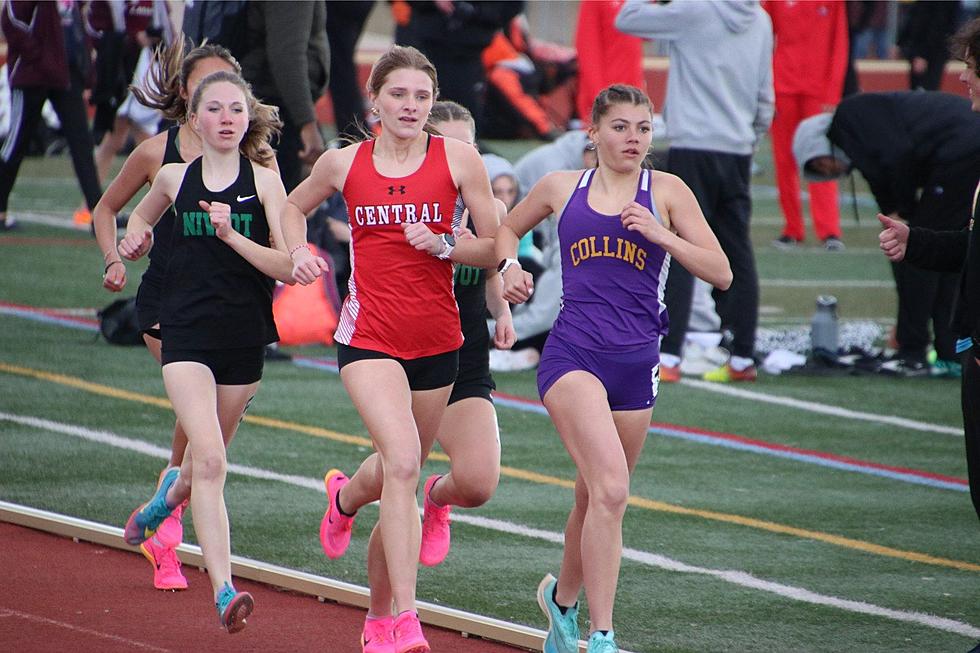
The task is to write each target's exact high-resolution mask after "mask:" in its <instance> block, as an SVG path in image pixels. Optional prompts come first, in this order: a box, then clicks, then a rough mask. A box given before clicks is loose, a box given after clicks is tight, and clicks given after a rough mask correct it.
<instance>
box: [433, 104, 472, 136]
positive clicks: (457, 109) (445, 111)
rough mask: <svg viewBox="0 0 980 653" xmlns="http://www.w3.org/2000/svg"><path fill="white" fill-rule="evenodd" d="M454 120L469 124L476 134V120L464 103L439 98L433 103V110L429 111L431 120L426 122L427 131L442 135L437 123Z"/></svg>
mask: <svg viewBox="0 0 980 653" xmlns="http://www.w3.org/2000/svg"><path fill="white" fill-rule="evenodd" d="M454 120H458V121H460V122H465V123H467V124H469V126H470V130H471V131H472V132H473V135H474V136H476V121H475V120H473V114H472V113H470V110H469V109H467V108H466V107H464V106H463V105H462V104H458V103H456V102H453V101H452V100H439V101H438V102H434V103H433V104H432V110H431V111H429V120H428V121H427V122H426V123H425V131H427V132H429V133H430V134H436V135H437V136H441V135H442V134H441V132H440V131H439V128H438V127H437V125H438V124H439V123H443V122H452V121H454Z"/></svg>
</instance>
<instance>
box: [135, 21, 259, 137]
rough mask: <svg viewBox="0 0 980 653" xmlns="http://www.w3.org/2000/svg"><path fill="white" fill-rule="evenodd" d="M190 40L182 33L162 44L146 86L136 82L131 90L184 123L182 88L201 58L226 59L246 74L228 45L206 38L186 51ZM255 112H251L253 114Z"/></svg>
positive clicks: (167, 116) (146, 104)
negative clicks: (221, 44) (211, 41)
mask: <svg viewBox="0 0 980 653" xmlns="http://www.w3.org/2000/svg"><path fill="white" fill-rule="evenodd" d="M188 45H190V41H188V40H187V38H186V37H185V36H184V35H183V34H180V35H179V36H178V37H177V38H175V39H174V40H173V42H171V43H170V45H168V46H165V47H164V46H163V45H161V46H160V47H158V48H157V49H156V50H154V52H153V62H152V63H151V64H150V71H149V74H148V77H147V80H146V86H145V88H140V87H138V86H136V85H133V86H130V87H129V90H130V91H132V93H133V95H134V96H135V97H136V99H137V100H138V101H139V103H140V104H143V105H145V106H148V107H150V108H151V109H158V110H159V111H160V112H162V113H163V116H164V117H165V118H168V119H170V120H173V121H176V122H179V123H183V122H186V121H187V114H188V110H187V102H186V101H185V100H184V98H183V97H181V95H180V92H181V90H185V89H186V88H187V79H188V78H189V77H190V76H191V73H193V72H194V68H195V66H197V64H198V62H200V61H203V60H204V59H222V60H224V61H226V62H227V63H228V65H230V66H231V67H232V69H233V70H234V71H235V74H237V75H241V74H242V67H241V66H240V65H239V64H238V61H237V60H236V59H235V57H233V56H231V52H229V51H228V50H227V49H226V48H224V47H222V46H220V45H218V44H216V43H207V42H204V43H202V44H201V45H200V46H198V47H196V48H194V49H193V50H190V51H189V52H186V54H185V50H187V48H188ZM250 115H251V114H250Z"/></svg>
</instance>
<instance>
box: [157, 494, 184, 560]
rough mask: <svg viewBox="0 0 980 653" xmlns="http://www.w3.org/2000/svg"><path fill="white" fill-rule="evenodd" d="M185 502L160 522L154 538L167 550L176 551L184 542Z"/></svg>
mask: <svg viewBox="0 0 980 653" xmlns="http://www.w3.org/2000/svg"><path fill="white" fill-rule="evenodd" d="M185 507H187V501H184V502H183V503H182V504H180V505H179V506H177V507H176V508H174V511H173V512H172V513H170V516H169V517H167V518H166V519H164V520H163V521H162V522H160V525H159V526H158V527H157V534H156V535H155V537H156V538H157V539H158V540H160V544H162V545H163V546H165V547H167V548H168V549H176V548H177V547H178V546H180V543H181V542H183V541H184V521H183V519H184V508H185Z"/></svg>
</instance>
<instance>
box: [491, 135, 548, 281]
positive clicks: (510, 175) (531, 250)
mask: <svg viewBox="0 0 980 653" xmlns="http://www.w3.org/2000/svg"><path fill="white" fill-rule="evenodd" d="M482 156H483V165H485V166H486V167H487V175H488V176H489V177H490V190H492V191H493V196H494V197H495V198H497V199H498V200H500V201H501V202H503V203H504V207H505V208H506V209H507V211H510V210H511V209H512V208H514V205H515V204H517V198H518V197H520V196H521V186H520V182H519V181H518V180H517V171H516V170H515V169H514V165H513V164H512V163H511V162H510V161H508V160H507V159H505V158H504V157H502V156H498V155H496V154H484V155H482ZM517 258H518V259H519V260H520V262H521V267H522V268H524V269H525V270H527V271H528V272H530V273H531V275H532V276H533V277H534V278H535V279H537V278H538V276H539V275H540V274H541V272H542V271H543V268H542V267H541V264H542V256H541V250H540V249H538V247H537V245H535V244H534V234H533V233H532V232H530V231H529V232H528V233H526V234H524V237H523V238H521V241H520V245H519V247H518V249H517Z"/></svg>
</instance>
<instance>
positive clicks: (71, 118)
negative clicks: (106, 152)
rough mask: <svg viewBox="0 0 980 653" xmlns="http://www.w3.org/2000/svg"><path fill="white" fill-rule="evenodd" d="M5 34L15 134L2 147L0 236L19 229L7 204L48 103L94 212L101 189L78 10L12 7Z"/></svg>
mask: <svg viewBox="0 0 980 653" xmlns="http://www.w3.org/2000/svg"><path fill="white" fill-rule="evenodd" d="M0 29H2V30H3V35H4V37H5V38H6V40H7V70H8V71H9V72H8V74H9V76H10V108H9V111H10V130H9V131H8V132H7V137H6V139H3V141H2V142H0V231H6V230H7V229H12V228H14V226H15V223H14V220H13V218H11V217H8V216H7V202H8V200H9V199H10V192H11V190H12V189H13V187H14V181H16V179H17V173H18V172H19V171H20V164H21V162H22V161H23V160H24V155H25V153H26V152H27V146H28V142H29V141H30V139H31V136H32V135H33V134H34V132H35V130H36V129H37V126H38V123H39V122H40V121H41V108H42V107H43V106H44V101H45V100H50V101H51V105H52V106H53V107H54V110H55V113H57V114H58V118H59V119H60V120H61V129H62V133H64V135H65V138H66V139H67V141H68V148H69V150H70V151H71V160H72V165H73V166H74V168H75V176H76V177H78V185H79V186H80V187H81V189H82V194H83V195H85V203H86V205H87V206H88V208H89V210H91V209H94V208H95V205H96V204H98V203H99V198H100V197H102V186H101V185H100V184H99V177H98V174H97V173H96V169H95V158H94V156H93V154H92V152H93V150H94V149H95V143H94V142H93V140H92V131H91V129H90V128H89V124H88V116H87V115H86V113H85V100H84V98H83V96H82V93H83V91H84V90H85V86H86V84H87V83H88V78H89V72H90V70H91V63H92V62H91V60H90V58H89V52H88V43H87V40H86V37H85V32H84V25H83V23H82V16H81V13H80V12H79V8H78V5H77V4H75V5H71V4H65V3H56V2H34V1H24V2H7V3H4V4H3V6H2V7H0Z"/></svg>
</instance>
